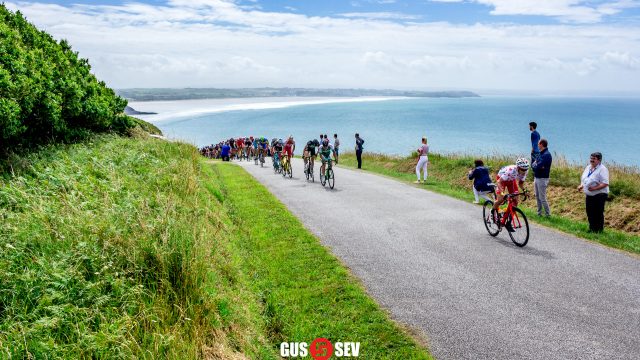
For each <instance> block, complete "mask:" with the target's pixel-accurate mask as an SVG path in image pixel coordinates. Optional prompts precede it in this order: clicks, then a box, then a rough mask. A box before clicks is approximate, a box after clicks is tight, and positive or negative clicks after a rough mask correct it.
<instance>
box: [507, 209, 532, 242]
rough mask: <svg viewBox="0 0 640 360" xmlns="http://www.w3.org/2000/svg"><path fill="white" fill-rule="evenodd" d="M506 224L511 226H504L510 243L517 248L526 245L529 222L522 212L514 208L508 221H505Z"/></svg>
mask: <svg viewBox="0 0 640 360" xmlns="http://www.w3.org/2000/svg"><path fill="white" fill-rule="evenodd" d="M507 224H510V225H511V227H509V226H506V228H507V232H508V233H509V237H510V238H511V241H513V243H514V244H516V245H517V246H519V247H523V246H525V245H527V242H528V241H529V222H528V221H527V217H526V216H525V215H524V213H523V212H522V210H520V209H518V208H517V207H514V208H513V215H512V216H511V218H510V219H507Z"/></svg>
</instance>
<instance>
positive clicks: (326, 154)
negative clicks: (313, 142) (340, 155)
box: [318, 139, 336, 176]
mask: <svg viewBox="0 0 640 360" xmlns="http://www.w3.org/2000/svg"><path fill="white" fill-rule="evenodd" d="M318 153H319V154H320V160H321V161H322V166H320V176H324V175H325V173H324V167H325V164H326V163H327V162H329V161H331V154H332V153H333V158H334V159H335V157H336V151H335V150H333V147H332V146H331V144H329V139H324V140H322V146H320V149H319V150H318Z"/></svg>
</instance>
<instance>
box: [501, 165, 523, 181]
mask: <svg viewBox="0 0 640 360" xmlns="http://www.w3.org/2000/svg"><path fill="white" fill-rule="evenodd" d="M528 172H529V170H527V171H525V173H524V174H520V173H519V172H518V167H517V166H515V165H509V166H505V167H503V168H502V169H500V171H498V181H502V182H507V181H516V180H519V181H524V180H525V179H526V178H527V173H528Z"/></svg>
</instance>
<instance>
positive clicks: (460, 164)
mask: <svg viewBox="0 0 640 360" xmlns="http://www.w3.org/2000/svg"><path fill="white" fill-rule="evenodd" d="M509 160H510V158H508V157H504V156H494V157H490V158H489V159H485V163H486V164H488V165H489V166H490V167H491V168H492V169H494V170H495V169H499V168H500V167H501V166H504V165H507V164H508V162H509ZM429 161H430V165H429V177H428V179H427V184H426V185H420V186H424V187H425V188H428V189H429V190H432V191H435V192H438V193H441V194H445V195H448V196H451V197H454V198H456V199H460V200H465V201H471V200H473V193H472V192H471V182H470V181H469V180H468V179H467V178H466V174H467V171H468V170H469V169H470V168H471V167H472V166H473V158H472V157H470V156H459V155H439V154H431V155H429ZM415 165H416V158H415V157H413V156H409V157H392V156H386V155H380V154H371V153H369V154H367V153H365V154H364V155H363V165H362V170H365V171H370V172H374V173H377V174H381V175H385V176H388V177H392V178H395V179H398V180H401V181H405V182H413V181H415V180H416V174H415ZM557 165H559V166H557V167H556V168H555V169H554V168H552V176H551V178H552V179H553V178H554V177H555V176H556V175H558V177H557V178H555V180H554V182H555V183H556V184H562V185H563V186H564V187H565V188H566V191H567V192H575V186H577V184H576V182H577V181H579V178H580V174H581V171H579V170H578V169H577V168H576V167H575V166H570V165H565V164H557ZM340 166H345V167H350V168H355V167H357V163H356V158H355V154H354V153H345V154H341V155H340ZM613 168H614V170H613V171H612V174H614V175H612V176H618V177H619V178H618V179H616V180H615V181H613V182H612V187H611V191H612V192H614V190H613V189H614V188H615V189H617V190H616V192H617V194H618V196H619V199H616V200H622V198H623V197H624V198H627V199H632V201H635V199H636V196H638V190H639V189H640V185H636V183H638V184H640V182H638V179H639V178H640V176H639V175H638V174H637V173H636V172H634V171H635V170H633V169H630V168H624V167H615V166H614V167H613ZM613 184H616V187H614V185H613ZM528 189H529V190H530V191H531V190H532V185H531V184H529V185H528ZM550 201H552V200H550ZM582 201H583V200H582ZM534 205H535V198H533V200H531V199H530V200H529V201H528V202H527V204H525V205H524V206H522V208H523V210H524V212H525V214H526V215H527V218H529V219H530V220H531V221H534V222H536V223H539V224H541V225H545V226H548V227H551V228H554V229H557V230H560V231H563V232H566V233H569V234H572V235H576V236H578V237H581V238H584V239H589V240H592V241H595V242H598V243H601V244H603V245H606V246H609V247H612V248H616V249H621V250H625V251H628V252H631V253H636V254H640V236H638V235H635V234H631V233H627V232H624V231H619V230H615V229H610V228H608V229H605V231H604V233H602V234H593V233H589V232H588V224H587V222H586V221H584V220H582V221H581V220H576V219H575V218H572V217H569V216H562V215H552V216H551V217H550V218H542V217H538V216H537V215H536V212H535V210H534V209H533V208H532V206H534ZM578 205H582V203H580V204H578ZM578 205H576V204H572V203H570V204H569V206H572V207H574V208H575V207H576V206H578ZM608 206H609V205H608ZM631 210H633V211H635V209H631ZM552 212H553V209H552ZM585 217H586V216H585ZM635 218H636V216H635V215H634V219H635Z"/></svg>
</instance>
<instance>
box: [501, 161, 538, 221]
mask: <svg viewBox="0 0 640 360" xmlns="http://www.w3.org/2000/svg"><path fill="white" fill-rule="evenodd" d="M528 172H529V160H527V159H525V158H519V159H518V160H516V164H515V165H509V166H505V167H503V168H502V169H500V171H498V177H497V178H496V185H497V189H496V195H497V197H498V198H497V199H496V202H495V204H494V205H493V209H494V210H496V211H497V210H498V208H499V207H500V205H502V204H503V203H504V200H505V199H504V196H505V195H506V194H505V190H507V191H508V193H509V194H514V193H517V192H518V185H520V187H523V185H524V180H525V179H526V178H527V173H528ZM523 189H524V188H523ZM513 205H514V206H518V198H517V197H514V198H513Z"/></svg>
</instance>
